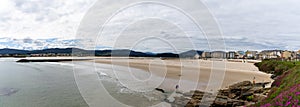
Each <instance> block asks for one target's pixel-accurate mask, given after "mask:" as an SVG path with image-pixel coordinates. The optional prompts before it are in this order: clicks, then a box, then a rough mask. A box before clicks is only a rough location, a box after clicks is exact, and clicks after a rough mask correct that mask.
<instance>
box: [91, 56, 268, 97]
mask: <svg viewBox="0 0 300 107" xmlns="http://www.w3.org/2000/svg"><path fill="white" fill-rule="evenodd" d="M90 61H92V62H95V63H101V64H111V65H118V66H127V67H129V68H136V69H141V70H143V71H146V72H151V74H154V75H156V76H160V77H163V78H168V79H173V80H174V81H173V82H170V81H163V82H162V84H161V86H160V87H159V88H163V89H166V90H172V88H174V86H175V85H177V84H178V82H179V81H180V80H185V81H192V82H196V83H201V84H203V83H204V84H205V85H198V86H196V87H194V88H192V89H190V90H207V89H206V88H207V86H208V82H209V81H210V80H213V79H210V77H211V74H212V72H220V77H221V78H224V79H223V81H218V82H219V83H221V84H222V85H221V86H220V87H219V88H220V89H226V88H228V86H230V85H232V84H235V83H239V82H242V81H253V80H254V81H255V82H256V83H262V82H270V83H272V82H273V80H272V79H271V78H270V77H271V74H266V73H264V72H261V71H259V70H258V68H257V67H256V66H255V65H254V63H242V62H232V61H230V62H228V61H210V60H196V59H164V60H161V59H159V58H116V57H113V58H108V57H104V58H102V57H98V58H95V59H94V60H90ZM214 63H221V64H224V65H226V66H225V67H224V68H213V67H212V66H213V65H212V64H214ZM162 71H163V72H165V73H161V72H162ZM254 78H255V79H254ZM176 82H177V83H176ZM217 87H218V86H217ZM267 87H269V86H267ZM180 89H181V90H183V91H185V92H187V91H190V90H188V87H180Z"/></svg>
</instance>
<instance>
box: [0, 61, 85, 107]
mask: <svg viewBox="0 0 300 107" xmlns="http://www.w3.org/2000/svg"><path fill="white" fill-rule="evenodd" d="M1 60H2V61H0V88H14V89H18V90H19V91H18V92H16V93H14V94H11V95H10V96H0V106H1V107H87V106H88V105H87V104H86V103H85V101H84V100H83V98H82V97H81V95H80V93H79V91H78V89H77V86H76V83H75V81H74V75H73V72H72V68H71V67H67V66H62V65H57V64H47V63H15V62H14V61H13V60H9V59H5V60H3V59H1Z"/></svg>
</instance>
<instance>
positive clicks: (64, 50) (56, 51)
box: [0, 48, 203, 58]
mask: <svg viewBox="0 0 300 107" xmlns="http://www.w3.org/2000/svg"><path fill="white" fill-rule="evenodd" d="M202 52H203V51H196V50H190V51H187V52H183V53H180V54H175V53H152V52H138V51H133V50H129V49H118V50H84V49H79V48H52V49H43V50H30V51H29V50H18V49H7V48H5V49H0V54H1V55H5V54H10V55H32V54H70V55H71V54H72V55H82V56H84V55H95V56H130V57H174V58H178V57H179V56H180V57H183V58H191V57H194V56H195V55H196V54H199V55H201V54H202Z"/></svg>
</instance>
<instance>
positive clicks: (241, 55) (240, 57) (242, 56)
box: [236, 51, 245, 59]
mask: <svg viewBox="0 0 300 107" xmlns="http://www.w3.org/2000/svg"><path fill="white" fill-rule="evenodd" d="M244 56H245V52H244V51H237V52H236V58H237V59H242V58H244Z"/></svg>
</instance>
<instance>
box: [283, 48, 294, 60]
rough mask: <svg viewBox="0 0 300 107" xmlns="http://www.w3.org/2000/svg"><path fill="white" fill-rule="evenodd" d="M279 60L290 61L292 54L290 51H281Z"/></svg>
mask: <svg viewBox="0 0 300 107" xmlns="http://www.w3.org/2000/svg"><path fill="white" fill-rule="evenodd" d="M281 58H282V59H284V60H291V59H292V52H291V51H287V50H285V51H283V52H282V53H281Z"/></svg>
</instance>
